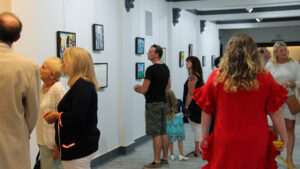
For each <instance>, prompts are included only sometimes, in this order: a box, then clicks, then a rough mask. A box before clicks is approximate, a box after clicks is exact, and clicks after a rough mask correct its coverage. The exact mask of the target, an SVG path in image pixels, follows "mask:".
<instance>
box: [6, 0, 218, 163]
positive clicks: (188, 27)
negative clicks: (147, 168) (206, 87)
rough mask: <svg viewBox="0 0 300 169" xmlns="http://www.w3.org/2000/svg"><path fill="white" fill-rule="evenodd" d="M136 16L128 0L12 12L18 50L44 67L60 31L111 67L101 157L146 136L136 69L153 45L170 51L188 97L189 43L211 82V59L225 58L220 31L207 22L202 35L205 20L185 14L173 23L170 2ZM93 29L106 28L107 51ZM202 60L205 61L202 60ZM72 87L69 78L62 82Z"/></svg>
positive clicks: (143, 7) (139, 7)
mask: <svg viewBox="0 0 300 169" xmlns="http://www.w3.org/2000/svg"><path fill="white" fill-rule="evenodd" d="M134 6H135V7H134V8H133V9H131V10H130V12H126V10H125V0H51V1H47V0H26V1H23V0H11V11H12V12H13V13H15V14H16V15H17V16H19V17H20V19H21V20H22V22H23V31H22V35H21V39H20V40H19V41H18V42H17V43H16V44H14V50H15V52H16V53H19V54H21V55H23V56H25V57H28V58H30V59H32V60H34V61H35V62H36V63H38V64H39V65H41V64H42V63H43V61H44V60H45V59H46V58H47V57H49V56H56V53H57V51H56V43H57V42H56V31H66V32H75V33H76V38H77V39H76V46H78V47H83V48H85V49H87V50H88V51H89V52H90V53H91V54H92V57H93V60H94V63H108V87H107V88H104V89H101V90H100V91H98V100H99V101H98V127H99V129H100V130H101V138H100V142H99V145H100V146H99V147H100V149H99V151H98V152H97V154H96V157H99V156H100V155H103V154H105V153H107V152H110V151H112V150H114V149H116V148H118V147H120V146H128V145H130V144H132V143H134V141H135V140H136V139H137V138H140V137H141V136H144V135H145V121H144V120H145V118H144V111H145V99H144V96H143V95H141V94H137V93H135V92H134V91H133V86H134V85H135V84H142V82H143V80H136V79H135V64H136V63H137V62H144V63H145V66H146V67H148V66H149V65H151V62H150V61H148V60H147V51H148V49H149V47H150V46H151V45H152V44H154V43H155V44H158V45H161V46H162V47H165V48H166V51H167V59H166V60H167V65H168V66H169V68H170V71H171V79H172V89H173V90H174V91H175V93H176V95H177V97H178V98H182V93H183V84H184V82H185V80H186V79H187V76H188V73H187V70H186V68H185V65H184V67H179V51H184V54H185V58H186V57H187V56H188V44H193V55H195V56H198V57H199V59H200V60H201V57H202V56H203V55H205V56H206V66H205V67H204V68H203V71H204V77H205V79H207V77H208V76H209V74H210V73H211V59H210V57H211V55H216V56H217V54H218V53H219V40H218V34H217V33H218V31H217V29H216V25H215V24H214V23H210V22H207V23H206V27H205V31H204V32H202V34H200V18H199V17H198V16H195V15H193V14H191V13H189V12H187V11H181V13H180V15H181V16H180V18H179V23H178V24H176V26H174V25H173V23H172V9H171V7H170V6H171V4H170V3H168V2H166V1H165V0H151V1H149V0H138V1H135V2H134ZM145 11H149V12H151V14H152V25H153V26H152V36H147V35H146V33H145ZM92 24H102V25H103V26H104V51H100V52H95V51H93V50H92ZM136 37H143V38H145V53H144V54H142V55H136V54H135V38H136ZM200 56H201V57H200ZM61 81H62V82H63V83H64V85H65V87H66V88H68V86H67V85H66V84H67V79H66V77H63V78H62V80H61ZM35 139H36V138H35V131H34V132H33V133H32V134H31V139H30V143H31V159H32V161H31V162H32V164H33V163H34V159H35V156H36V154H37V152H38V147H37V145H36V141H35Z"/></svg>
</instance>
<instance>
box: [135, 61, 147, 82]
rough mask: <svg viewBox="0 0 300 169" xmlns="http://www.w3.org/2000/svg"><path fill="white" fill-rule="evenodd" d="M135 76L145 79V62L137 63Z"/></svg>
mask: <svg viewBox="0 0 300 169" xmlns="http://www.w3.org/2000/svg"><path fill="white" fill-rule="evenodd" d="M135 78H136V79H144V78H145V63H136V64H135Z"/></svg>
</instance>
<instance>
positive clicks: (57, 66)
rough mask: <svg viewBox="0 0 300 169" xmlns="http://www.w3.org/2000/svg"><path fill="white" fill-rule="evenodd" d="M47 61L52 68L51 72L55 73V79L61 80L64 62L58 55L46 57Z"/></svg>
mask: <svg viewBox="0 0 300 169" xmlns="http://www.w3.org/2000/svg"><path fill="white" fill-rule="evenodd" d="M45 63H46V64H47V66H48V67H49V69H50V73H55V80H57V81H59V79H60V76H61V75H62V74H63V72H62V63H61V60H60V59H59V58H58V57H55V56H51V57H48V58H46V60H45Z"/></svg>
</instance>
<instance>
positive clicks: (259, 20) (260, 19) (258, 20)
mask: <svg viewBox="0 0 300 169" xmlns="http://www.w3.org/2000/svg"><path fill="white" fill-rule="evenodd" d="M255 20H256V22H261V21H262V20H263V18H256V19H255Z"/></svg>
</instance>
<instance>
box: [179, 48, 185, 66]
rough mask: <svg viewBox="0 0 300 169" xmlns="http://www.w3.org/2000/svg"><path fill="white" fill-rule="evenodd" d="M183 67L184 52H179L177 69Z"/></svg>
mask: <svg viewBox="0 0 300 169" xmlns="http://www.w3.org/2000/svg"><path fill="white" fill-rule="evenodd" d="M183 66H184V52H183V51H180V52H179V67H183Z"/></svg>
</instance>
